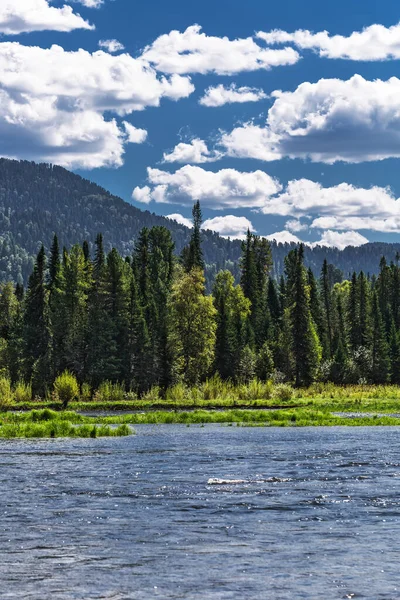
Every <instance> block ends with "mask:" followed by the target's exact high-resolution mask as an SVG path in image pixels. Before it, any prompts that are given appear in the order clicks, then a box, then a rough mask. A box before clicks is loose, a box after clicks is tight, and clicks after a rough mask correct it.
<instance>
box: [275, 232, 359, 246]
mask: <svg viewBox="0 0 400 600" xmlns="http://www.w3.org/2000/svg"><path fill="white" fill-rule="evenodd" d="M265 237H266V239H267V240H270V241H275V242H277V243H278V244H304V245H305V246H310V247H311V248H315V247H316V246H328V247H330V248H338V249H339V250H344V248H347V246H362V245H363V244H367V243H368V240H367V238H366V237H364V236H363V235H361V234H360V233H358V232H357V231H345V232H343V233H338V232H337V231H330V230H328V231H324V232H323V233H322V236H321V239H319V240H318V241H316V242H304V241H303V240H301V239H300V238H298V237H297V235H293V233H290V232H289V231H287V230H284V231H277V232H276V233H271V234H270V235H266V236H265Z"/></svg>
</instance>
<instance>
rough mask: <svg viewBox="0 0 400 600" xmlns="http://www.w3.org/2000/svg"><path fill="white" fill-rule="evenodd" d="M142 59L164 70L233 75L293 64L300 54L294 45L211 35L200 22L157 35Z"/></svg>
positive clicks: (165, 71)
mask: <svg viewBox="0 0 400 600" xmlns="http://www.w3.org/2000/svg"><path fill="white" fill-rule="evenodd" d="M143 58H145V59H146V60H148V61H149V62H150V63H151V64H153V65H154V66H155V68H156V69H157V70H158V71H161V72H163V73H179V74H181V75H184V74H188V73H201V74H203V75H205V74H207V73H216V74H218V75H234V74H235V73H241V72H243V71H257V70H259V69H271V68H272V67H278V66H282V65H293V64H295V63H296V62H297V61H298V60H299V59H300V56H299V54H298V53H297V52H296V51H295V50H294V49H293V48H282V49H277V50H276V49H271V48H262V47H261V46H259V45H258V44H257V43H256V42H255V41H254V39H253V38H251V37H249V38H245V39H236V40H230V39H229V38H227V37H215V36H208V35H206V34H205V33H202V32H201V27H200V26H199V25H192V26H191V27H188V28H187V29H186V31H184V32H180V31H171V32H170V33H167V34H164V35H161V36H160V37H158V38H157V39H156V40H155V41H154V42H153V43H152V44H151V45H150V46H147V47H146V48H145V49H144V52H143Z"/></svg>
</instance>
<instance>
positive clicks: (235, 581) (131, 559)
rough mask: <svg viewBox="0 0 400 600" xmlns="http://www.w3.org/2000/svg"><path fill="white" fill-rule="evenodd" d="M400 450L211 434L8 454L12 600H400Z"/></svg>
mask: <svg viewBox="0 0 400 600" xmlns="http://www.w3.org/2000/svg"><path fill="white" fill-rule="evenodd" d="M399 436H400V430H399V429H395V428H350V427H346V428H334V429H333V428H332V429H328V428H320V429H313V428H306V429H262V428H256V429H244V428H236V427H235V428H230V427H218V426H215V425H210V426H206V427H190V428H187V427H183V426H158V427H152V426H141V427H137V435H136V436H134V437H131V438H116V439H104V440H51V441H1V442H0V454H1V457H0V459H1V463H2V464H1V476H2V481H1V486H0V516H1V520H0V583H1V592H0V596H1V598H2V599H10V598H18V599H22V598H23V599H33V598H34V599H40V600H47V599H51V600H58V599H63V600H66V599H68V600H69V599H85V600H88V599H92V598H93V599H95V598H96V599H99V598H110V599H114V600H124V599H131V598H132V599H139V600H141V599H146V600H148V599H152V598H162V599H169V598H182V599H185V600H191V599H199V600H200V599H201V600H203V599H207V598H212V599H216V600H217V599H218V600H219V599H227V600H228V599H229V600H230V599H236V598H237V599H239V598H240V599H253V598H260V599H267V600H269V599H271V600H274V599H279V600H286V599H287V600H289V599H290V600H297V599H300V598H307V599H310V598H320V599H323V600H329V599H331V598H332V599H335V598H352V597H354V598H371V599H381V598H382V599H388V600H389V599H390V600H392V599H396V598H400V582H399V581H398V580H399V576H398V560H399V546H400V542H399V539H400V523H399V516H400V452H399V449H400V444H399V439H400V437H399ZM210 479H214V480H216V479H221V480H225V481H224V482H223V483H221V484H218V483H215V482H212V483H213V484H212V485H207V482H208V481H209V480H210ZM226 480H239V481H238V482H235V483H229V482H226Z"/></svg>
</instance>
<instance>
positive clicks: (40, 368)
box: [24, 246, 51, 397]
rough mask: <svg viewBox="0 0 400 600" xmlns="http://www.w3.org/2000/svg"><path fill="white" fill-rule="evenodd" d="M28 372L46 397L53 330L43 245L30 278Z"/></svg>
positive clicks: (37, 390) (26, 320) (26, 332)
mask: <svg viewBox="0 0 400 600" xmlns="http://www.w3.org/2000/svg"><path fill="white" fill-rule="evenodd" d="M24 341H25V348H24V371H25V377H26V379H27V380H28V381H32V390H33V393H34V394H38V395H41V396H42V397H44V396H45V394H46V392H47V390H48V389H49V385H50V383H51V328H50V318H49V306H48V291H47V286H46V255H45V251H44V247H43V246H42V247H41V249H40V250H39V253H38V255H37V259H36V262H35V267H34V270H33V273H32V275H31V276H30V278H29V284H28V291H27V294H26V299H25V314H24Z"/></svg>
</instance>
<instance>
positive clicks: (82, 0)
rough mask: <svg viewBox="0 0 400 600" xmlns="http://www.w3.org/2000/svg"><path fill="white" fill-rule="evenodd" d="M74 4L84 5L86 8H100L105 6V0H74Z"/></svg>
mask: <svg viewBox="0 0 400 600" xmlns="http://www.w3.org/2000/svg"><path fill="white" fill-rule="evenodd" d="M73 2H78V3H79V4H83V6H86V8H100V6H101V5H102V4H104V0H73Z"/></svg>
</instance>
